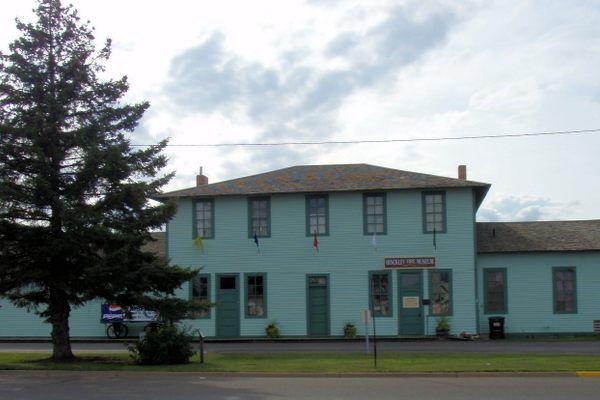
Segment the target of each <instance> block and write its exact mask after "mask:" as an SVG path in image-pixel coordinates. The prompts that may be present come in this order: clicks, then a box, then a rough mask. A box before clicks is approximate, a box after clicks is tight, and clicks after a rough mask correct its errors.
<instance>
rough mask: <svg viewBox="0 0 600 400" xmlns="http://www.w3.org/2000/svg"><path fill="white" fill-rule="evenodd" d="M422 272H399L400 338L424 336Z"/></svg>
mask: <svg viewBox="0 0 600 400" xmlns="http://www.w3.org/2000/svg"><path fill="white" fill-rule="evenodd" d="M421 276H422V273H421V271H399V272H398V299H399V302H400V304H399V307H398V310H400V312H399V324H400V327H399V329H398V333H399V334H400V336H421V335H423V306H422V304H421V296H422V284H421Z"/></svg>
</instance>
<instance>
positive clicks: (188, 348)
mask: <svg viewBox="0 0 600 400" xmlns="http://www.w3.org/2000/svg"><path fill="white" fill-rule="evenodd" d="M129 351H130V352H131V357H132V358H133V359H134V360H135V361H136V362H137V363H138V364H142V365H157V364H187V363H189V362H190V357H192V356H193V355H194V354H195V353H196V351H195V350H194V349H193V347H192V336H191V335H190V334H189V333H188V332H187V331H186V330H184V329H178V328H177V327H175V326H165V327H162V328H160V329H158V330H157V331H151V332H148V333H147V334H146V335H145V336H144V337H143V338H141V339H140V340H138V341H137V342H136V343H135V344H134V345H133V346H129Z"/></svg>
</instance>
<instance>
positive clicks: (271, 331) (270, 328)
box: [265, 321, 279, 339]
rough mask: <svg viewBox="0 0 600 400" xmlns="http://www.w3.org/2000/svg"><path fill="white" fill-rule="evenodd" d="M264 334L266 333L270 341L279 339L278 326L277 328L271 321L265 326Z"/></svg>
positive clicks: (275, 323)
mask: <svg viewBox="0 0 600 400" xmlns="http://www.w3.org/2000/svg"><path fill="white" fill-rule="evenodd" d="M265 332H266V333H267V337H270V338H272V339H275V338H278V337H279V326H277V322H275V321H273V322H271V323H269V325H267V327H266V328H265Z"/></svg>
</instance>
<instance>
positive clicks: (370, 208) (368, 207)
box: [363, 193, 387, 235]
mask: <svg viewBox="0 0 600 400" xmlns="http://www.w3.org/2000/svg"><path fill="white" fill-rule="evenodd" d="M385 206H386V204H385V194H383V193H379V194H365V195H364V197H363V212H364V215H363V219H364V234H365V235H373V234H385V233H386V232H387V226H386V209H385Z"/></svg>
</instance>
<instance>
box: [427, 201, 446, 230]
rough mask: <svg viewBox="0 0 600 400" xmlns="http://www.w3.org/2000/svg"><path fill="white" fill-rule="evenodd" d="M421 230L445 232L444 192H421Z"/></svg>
mask: <svg viewBox="0 0 600 400" xmlns="http://www.w3.org/2000/svg"><path fill="white" fill-rule="evenodd" d="M423 232H425V233H433V232H437V233H440V232H446V193H444V192H424V193H423Z"/></svg>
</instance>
